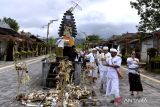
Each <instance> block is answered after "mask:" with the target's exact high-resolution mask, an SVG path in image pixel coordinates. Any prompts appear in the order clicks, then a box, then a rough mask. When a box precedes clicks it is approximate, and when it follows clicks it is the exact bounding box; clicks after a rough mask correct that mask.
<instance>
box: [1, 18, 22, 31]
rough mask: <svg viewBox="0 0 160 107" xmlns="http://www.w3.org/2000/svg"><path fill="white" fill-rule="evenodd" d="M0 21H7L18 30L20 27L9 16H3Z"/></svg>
mask: <svg viewBox="0 0 160 107" xmlns="http://www.w3.org/2000/svg"><path fill="white" fill-rule="evenodd" d="M2 21H4V22H5V23H7V24H8V25H9V26H10V27H11V28H12V29H13V30H15V31H17V32H18V30H19V28H20V27H19V25H18V23H17V21H16V20H14V19H12V18H10V17H9V18H6V17H4V18H3V20H2Z"/></svg>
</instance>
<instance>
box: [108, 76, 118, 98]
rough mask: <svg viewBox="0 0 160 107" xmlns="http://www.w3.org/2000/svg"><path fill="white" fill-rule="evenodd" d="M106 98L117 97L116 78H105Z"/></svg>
mask: <svg viewBox="0 0 160 107" xmlns="http://www.w3.org/2000/svg"><path fill="white" fill-rule="evenodd" d="M106 95H107V96H114V97H119V96H120V95H119V79H117V78H115V79H114V78H107V88H106Z"/></svg>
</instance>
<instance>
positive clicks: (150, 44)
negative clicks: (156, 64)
mask: <svg viewBox="0 0 160 107" xmlns="http://www.w3.org/2000/svg"><path fill="white" fill-rule="evenodd" d="M148 48H153V38H148V39H145V40H144V41H143V42H142V48H141V49H142V51H141V60H142V61H147V49H148Z"/></svg>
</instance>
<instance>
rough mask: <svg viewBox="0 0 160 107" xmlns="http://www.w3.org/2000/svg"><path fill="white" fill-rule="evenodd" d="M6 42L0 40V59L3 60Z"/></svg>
mask: <svg viewBox="0 0 160 107" xmlns="http://www.w3.org/2000/svg"><path fill="white" fill-rule="evenodd" d="M6 49H7V42H6V41H4V40H0V60H5V57H6Z"/></svg>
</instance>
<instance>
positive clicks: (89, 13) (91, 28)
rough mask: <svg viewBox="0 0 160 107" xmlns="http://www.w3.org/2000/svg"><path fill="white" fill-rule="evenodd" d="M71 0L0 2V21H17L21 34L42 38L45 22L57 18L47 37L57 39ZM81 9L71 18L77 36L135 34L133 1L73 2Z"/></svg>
mask: <svg viewBox="0 0 160 107" xmlns="http://www.w3.org/2000/svg"><path fill="white" fill-rule="evenodd" d="M71 1H72V0H0V18H3V17H11V18H14V19H15V20H17V22H18V23H19V25H20V27H21V29H20V30H24V31H25V32H31V33H33V34H39V35H40V36H46V28H41V27H42V26H43V25H46V24H47V23H48V22H49V20H52V19H57V18H58V19H59V21H57V22H54V23H53V24H52V25H51V27H50V35H49V36H54V37H58V29H59V25H60V22H61V20H62V17H63V14H64V12H65V11H66V10H68V9H69V8H70V7H71V6H73V4H72V3H71ZM73 1H75V2H78V3H79V5H80V6H81V7H82V10H79V9H78V8H77V9H75V10H74V12H73V13H74V17H75V20H76V26H77V30H78V33H79V35H78V36H81V37H84V35H83V33H81V32H86V34H98V35H101V36H102V37H105V38H107V37H109V36H111V35H113V34H122V33H126V32H132V33H133V32H137V28H136V25H137V24H138V22H139V19H140V18H139V16H138V15H137V11H136V10H135V9H132V8H131V6H130V1H134V0H73Z"/></svg>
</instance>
